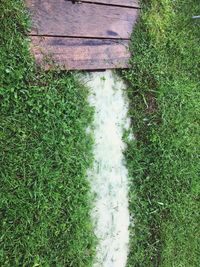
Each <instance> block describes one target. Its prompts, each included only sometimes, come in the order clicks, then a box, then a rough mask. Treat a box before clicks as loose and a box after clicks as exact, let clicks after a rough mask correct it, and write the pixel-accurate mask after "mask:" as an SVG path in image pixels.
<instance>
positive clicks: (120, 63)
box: [31, 36, 130, 70]
mask: <svg viewBox="0 0 200 267" xmlns="http://www.w3.org/2000/svg"><path fill="white" fill-rule="evenodd" d="M31 39H32V45H33V53H34V55H35V58H36V62H37V63H38V64H40V65H42V64H43V65H44V68H45V69H51V68H52V63H55V64H57V63H59V67H60V68H61V69H70V70H73V69H75V70H82V69H85V70H93V69H107V68H108V69H113V68H125V67H128V60H129V56H130V55H129V52H128V41H127V40H122V41H120V40H113V39H110V40H109V39H107V40H101V39H83V38H63V37H41V36H32V37H31ZM45 61H46V62H45ZM51 61H53V62H51Z"/></svg>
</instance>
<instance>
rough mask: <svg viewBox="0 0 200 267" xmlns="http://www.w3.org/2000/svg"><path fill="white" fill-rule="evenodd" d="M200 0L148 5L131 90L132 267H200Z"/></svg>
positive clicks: (136, 42)
mask: <svg viewBox="0 0 200 267" xmlns="http://www.w3.org/2000/svg"><path fill="white" fill-rule="evenodd" d="M199 13H200V1H198V0H175V1H170V0H159V1H158V0H151V1H142V12H141V19H140V22H139V23H138V26H137V29H136V31H135V32H134V34H133V41H132V45H131V51H132V52H133V57H132V60H131V69H130V70H128V71H126V72H124V73H123V75H124V76H125V78H126V79H127V80H128V82H129V91H128V94H129V99H130V116H131V118H132V121H133V123H132V127H133V131H134V133H135V136H136V140H135V141H133V142H130V143H129V146H128V150H127V153H126V156H127V161H128V167H129V173H130V185H131V190H130V209H131V213H132V216H133V217H134V224H135V226H134V227H133V228H132V229H131V250H130V255H129V264H128V266H130V267H139V266H141V267H150V266H159V267H173V266H174V267H198V266H199V263H200V254H199V251H200V245H199V238H200V216H199V210H200V202H199V200H200V183H199V166H200V161H199V154H198V153H199V151H200V140H199V133H200V125H199V114H200V103H199V101H200V90H199V89H200V82H199V81H200V80H199V78H200V77H199V76H200V75H199V74H200V68H199V59H200V47H199V37H200V20H192V19H191V17H192V16H193V15H197V14H199Z"/></svg>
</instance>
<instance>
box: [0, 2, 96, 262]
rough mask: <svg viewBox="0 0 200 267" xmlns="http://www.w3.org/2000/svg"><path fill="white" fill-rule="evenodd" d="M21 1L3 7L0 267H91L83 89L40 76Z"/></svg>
mask: <svg viewBox="0 0 200 267" xmlns="http://www.w3.org/2000/svg"><path fill="white" fill-rule="evenodd" d="M22 3H23V1H20V0H16V1H12V0H3V1H1V7H0V20H1V26H0V183H1V185H0V266H2V267H9V266H10V267H20V266H27V267H33V266H34V267H36V266H42V267H45V266H57V267H59V266H67V267H69V266H73V267H81V266H82V267H85V266H91V265H92V258H93V255H94V247H95V245H94V236H93V228H92V224H91V221H90V216H89V211H90V205H91V203H90V194H89V185H88V183H87V181H86V169H87V168H88V166H90V164H91V161H92V152H91V146H92V142H91V138H90V136H88V135H86V133H85V129H86V127H87V126H88V125H89V124H90V122H91V120H92V117H93V110H92V109H91V108H90V107H89V106H88V103H87V95H88V92H87V90H86V88H83V87H82V86H81V85H80V84H78V83H77V82H76V81H75V79H74V76H73V75H72V74H70V73H59V72H54V73H51V72H48V73H44V72H42V71H41V70H37V69H36V68H35V66H34V63H33V60H32V58H31V57H30V55H29V51H28V45H29V43H28V41H27V40H26V38H25V33H26V30H27V27H28V24H29V22H28V19H27V16H26V14H25V12H24V6H23V4H22Z"/></svg>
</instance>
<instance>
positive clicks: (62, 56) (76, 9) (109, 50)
mask: <svg viewBox="0 0 200 267" xmlns="http://www.w3.org/2000/svg"><path fill="white" fill-rule="evenodd" d="M26 4H27V7H28V9H29V11H30V14H31V18H32V29H31V31H30V33H29V35H30V37H31V40H32V44H31V48H32V52H33V54H34V56H35V58H36V62H37V63H38V64H40V65H42V66H44V68H45V69H49V68H52V67H53V64H50V63H49V62H47V61H46V60H45V59H46V58H47V57H48V58H49V57H51V59H52V61H53V62H55V64H56V65H59V66H61V68H62V69H71V70H72V69H88V70H89V69H109V68H127V67H128V59H129V57H130V54H129V51H128V41H129V40H130V36H131V33H132V30H133V28H134V25H135V23H136V20H137V17H138V12H139V9H138V8H137V5H138V3H137V1H136V0H122V1H120V0H102V1H100V0H82V3H80V4H78V3H76V4H73V3H72V2H71V1H69V0H67V1H66V0H56V1H55V0H48V1H47V0H43V1H41V0H26ZM130 5H131V6H130Z"/></svg>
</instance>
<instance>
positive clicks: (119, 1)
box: [68, 0, 139, 8]
mask: <svg viewBox="0 0 200 267" xmlns="http://www.w3.org/2000/svg"><path fill="white" fill-rule="evenodd" d="M68 1H71V0H68ZM80 1H81V2H88V3H100V4H106V5H113V6H114V5H116V6H124V7H136V8H138V7H139V1H138V0H80Z"/></svg>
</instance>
